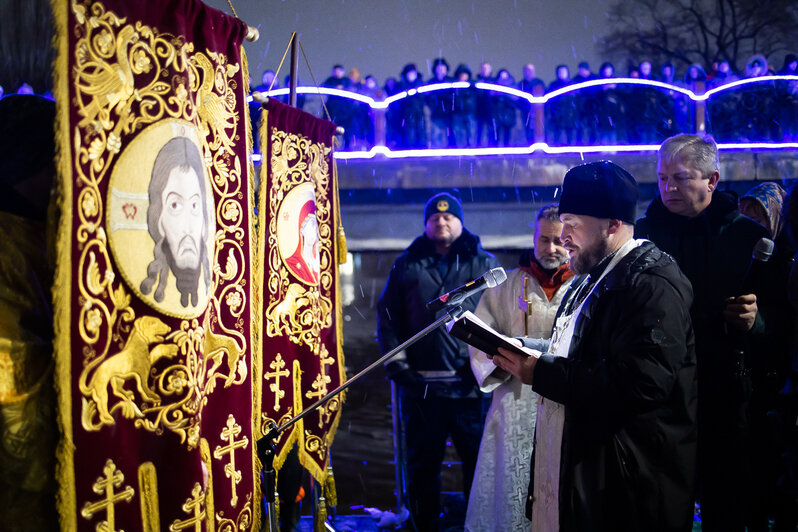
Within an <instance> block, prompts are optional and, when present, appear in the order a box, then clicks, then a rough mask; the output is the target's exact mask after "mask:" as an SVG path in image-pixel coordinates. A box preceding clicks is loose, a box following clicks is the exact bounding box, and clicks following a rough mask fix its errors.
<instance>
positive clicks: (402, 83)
mask: <svg viewBox="0 0 798 532" xmlns="http://www.w3.org/2000/svg"><path fill="white" fill-rule="evenodd" d="M429 71H430V74H429V77H428V78H427V79H425V78H424V75H423V73H422V72H421V71H420V69H419V68H418V67H417V66H416V65H415V64H413V63H408V64H406V65H405V66H404V67H403V68H402V70H401V72H400V73H399V76H398V77H397V78H393V77H390V78H388V79H386V80H385V82H384V83H383V84H382V85H380V84H379V83H378V81H377V80H376V79H375V78H374V77H373V76H370V75H369V76H365V77H363V76H362V75H361V73H360V71H359V70H358V69H357V68H351V69H349V72H347V71H346V68H345V67H344V66H343V65H335V66H334V67H333V69H332V73H331V75H330V76H329V77H328V78H327V79H326V80H324V82H323V83H322V84H321V85H322V86H323V87H330V88H337V89H341V90H347V91H352V92H357V93H359V94H363V95H366V96H370V97H371V98H373V99H375V100H377V101H381V100H384V99H385V98H387V97H390V96H392V95H396V94H399V93H401V92H403V91H412V90H413V89H418V88H419V87H422V86H424V85H432V84H437V83H448V82H454V81H460V82H469V83H470V85H469V86H468V87H467V88H452V89H446V90H435V91H429V92H422V93H413V94H412V95H410V96H408V97H405V98H402V99H400V100H398V101H396V102H395V103H394V104H392V105H390V106H389V107H388V109H387V112H386V116H385V127H386V132H385V139H386V145H388V146H389V147H391V148H403V149H412V148H455V147H456V148H468V147H494V146H522V145H529V144H531V143H532V142H535V141H536V140H543V141H546V142H548V143H549V144H550V145H566V144H567V145H573V144H577V145H588V144H598V143H600V144H604V145H612V144H630V143H635V144H636V143H642V144H655V143H658V142H660V141H661V140H662V139H663V138H666V137H668V136H671V135H673V134H675V133H676V132H681V131H694V130H695V125H696V116H695V104H694V102H692V101H691V100H690V98H688V97H687V96H686V95H685V94H683V93H681V92H679V91H676V90H668V89H666V88H661V87H652V86H646V85H638V84H624V83H618V84H614V83H613V84H603V85H598V86H593V87H588V88H583V89H581V90H577V91H574V92H566V93H564V94H561V95H558V96H555V97H553V98H551V99H550V100H549V101H548V102H547V103H546V104H545V105H544V106H543V110H542V113H543V120H540V119H538V118H537V117H536V110H535V106H534V105H533V104H531V103H530V102H529V101H528V100H526V99H524V98H520V97H517V96H513V95H510V94H506V93H503V92H496V91H490V90H481V89H477V88H476V86H475V84H476V83H477V82H484V83H493V84H496V85H502V86H505V87H511V88H515V89H519V90H521V91H524V92H526V93H529V94H531V95H533V96H543V95H545V94H547V93H551V92H552V91H555V90H558V89H562V88H564V87H567V86H570V85H574V84H576V83H581V82H585V81H590V80H595V79H607V78H620V77H625V78H635V79H647V80H656V81H661V82H664V83H667V84H670V85H673V86H675V87H678V88H683V89H689V90H692V91H693V92H694V93H697V94H700V93H704V92H706V91H709V90H712V89H715V88H718V87H720V86H722V85H724V84H727V83H730V82H732V81H735V80H738V79H745V78H756V77H764V76H770V75H776V74H778V75H798V56H796V55H794V54H787V55H786V57H785V59H784V64H783V66H782V68H781V69H779V70H775V69H774V68H773V67H772V66H770V65H769V64H768V61H767V59H766V58H765V57H764V56H761V55H755V56H753V57H751V58H750V59H749V60H748V61H747V63H746V65H745V67H744V68H743V69H742V71H741V72H734V71H733V69H732V68H731V66H730V64H729V62H728V61H720V62H718V63H715V64H713V65H712V68H711V70H710V71H709V72H707V71H706V70H705V69H704V68H703V66H702V65H700V64H692V65H689V66H688V67H687V69H686V70H685V72H684V74H683V75H681V76H679V75H678V74H679V73H678V72H677V67H676V66H675V65H674V64H673V63H671V62H666V63H664V64H662V65H660V66H659V68H658V69H655V66H654V65H653V64H652V63H651V62H650V61H642V62H640V63H639V64H635V65H633V66H630V67H629V68H628V69H627V70H626V71H624V72H618V71H616V69H615V67H614V65H613V64H612V63H610V62H605V63H603V64H602V65H601V66H600V67H599V69H598V71H597V72H594V71H593V70H592V69H591V67H590V65H589V64H588V63H587V62H584V61H583V62H581V63H579V64H578V66H577V71H576V74H575V75H572V73H571V71H570V69H569V67H568V66H567V65H558V66H557V67H556V69H555V79H554V80H552V81H551V82H549V83H546V82H544V81H543V80H542V79H541V78H539V77H538V76H537V73H536V70H535V66H534V65H533V64H531V63H530V64H526V65H524V66H523V67H522V73H521V77H520V80H516V78H515V77H514V76H513V75H512V73H510V71H508V70H507V69H500V70H498V71H495V70H494V68H493V66H492V65H491V64H490V63H488V62H483V63H481V64H480V66H479V71H478V72H477V73H476V74H474V73H473V72H472V71H471V69H470V68H469V67H468V65H466V64H459V65H457V66H456V67H455V68H454V70H452V68H451V66H450V65H449V63H448V62H447V61H446V60H445V59H444V58H437V59H435V60H434V61H433V62H432V63H431V65H430V66H429ZM288 83H289V80H288V78H287V77H286V78H285V84H284V85H283V86H285V87H287V86H288ZM276 88H280V83H279V80H278V79H276V78H275V73H274V71H271V70H267V71H266V72H264V73H263V78H262V84H261V85H260V86H258V87H255V89H254V90H259V91H267V90H269V89H276ZM312 100H316V102H312ZM297 105H299V106H300V107H304V108H305V109H306V110H308V111H310V112H315V113H317V114H319V115H325V113H324V111H323V109H322V108H321V101H320V99H319V98H315V99H314V98H308V97H303V96H302V95H300V96H299V98H298V102H297ZM314 106H315V107H314ZM326 107H327V111H328V112H329V113H330V116H331V118H332V119H333V120H334V121H335V122H336V123H337V124H338V125H340V126H343V128H344V129H345V133H344V138H343V147H344V149H368V148H370V147H371V146H373V145H374V139H375V131H374V128H375V126H374V124H375V121H374V119H373V116H372V114H373V111H372V110H371V108H370V107H369V106H368V105H367V104H363V103H359V102H356V101H353V100H351V99H347V98H342V97H338V96H328V97H327V99H326ZM706 111H707V112H706V129H707V130H708V131H710V132H712V133H713V134H714V135H715V137H716V138H718V140H719V141H732V140H733V141H751V142H753V141H794V140H796V139H798V81H784V80H774V81H770V82H763V83H755V84H748V85H744V86H742V87H740V88H735V89H733V90H730V91H722V92H720V93H719V94H717V95H713V96H712V98H710V100H709V101H708V104H707V109H706ZM536 122H537V124H536ZM536 128H540V131H539V132H538V134H537V135H536Z"/></svg>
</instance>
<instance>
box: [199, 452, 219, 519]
mask: <svg viewBox="0 0 798 532" xmlns="http://www.w3.org/2000/svg"><path fill="white" fill-rule="evenodd" d="M200 458H201V459H202V462H203V463H204V464H205V469H207V470H208V485H207V486H206V487H205V530H206V531H207V532H214V530H216V521H215V519H214V515H215V514H216V509H215V508H214V502H213V467H212V465H213V464H212V463H211V446H210V445H209V444H208V440H206V439H205V438H200Z"/></svg>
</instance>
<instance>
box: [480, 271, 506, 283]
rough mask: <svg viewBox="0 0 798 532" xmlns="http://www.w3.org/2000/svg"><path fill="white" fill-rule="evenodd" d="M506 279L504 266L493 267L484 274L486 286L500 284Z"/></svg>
mask: <svg viewBox="0 0 798 532" xmlns="http://www.w3.org/2000/svg"><path fill="white" fill-rule="evenodd" d="M506 280H507V273H506V272H505V271H504V268H493V269H492V270H490V271H489V272H488V273H486V274H485V284H486V285H487V287H488V288H493V287H494V286H497V285H500V284H502V283H503V282H504V281H506Z"/></svg>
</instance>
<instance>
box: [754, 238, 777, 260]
mask: <svg viewBox="0 0 798 532" xmlns="http://www.w3.org/2000/svg"><path fill="white" fill-rule="evenodd" d="M774 246H775V244H773V241H772V240H771V239H769V238H764V237H763V238H760V239H759V242H757V243H756V245H755V246H754V251H753V252H751V258H752V259H753V260H758V261H760V262H767V261H769V260H770V256H771V255H773V248H774Z"/></svg>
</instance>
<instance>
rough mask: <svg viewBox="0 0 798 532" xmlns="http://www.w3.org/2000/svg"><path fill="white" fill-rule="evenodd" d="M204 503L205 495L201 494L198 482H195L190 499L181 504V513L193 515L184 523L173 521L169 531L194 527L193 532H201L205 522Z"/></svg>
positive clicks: (178, 520)
mask: <svg viewBox="0 0 798 532" xmlns="http://www.w3.org/2000/svg"><path fill="white" fill-rule="evenodd" d="M204 502H205V494H204V493H203V492H202V487H201V486H200V484H199V482H195V483H194V488H193V489H192V490H191V497H189V498H188V499H186V502H184V503H183V511H184V512H186V513H187V514H189V515H191V514H192V513H193V515H191V517H189V518H188V519H186V520H184V521H181V520H180V519H175V520H174V521H173V522H172V524H171V525H169V530H171V531H172V532H178V531H179V530H186V529H188V528H191V527H194V532H202V522H203V521H204V520H205V508H203V503H204Z"/></svg>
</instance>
